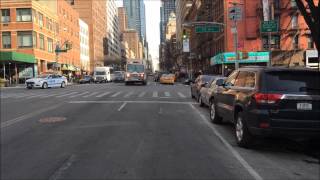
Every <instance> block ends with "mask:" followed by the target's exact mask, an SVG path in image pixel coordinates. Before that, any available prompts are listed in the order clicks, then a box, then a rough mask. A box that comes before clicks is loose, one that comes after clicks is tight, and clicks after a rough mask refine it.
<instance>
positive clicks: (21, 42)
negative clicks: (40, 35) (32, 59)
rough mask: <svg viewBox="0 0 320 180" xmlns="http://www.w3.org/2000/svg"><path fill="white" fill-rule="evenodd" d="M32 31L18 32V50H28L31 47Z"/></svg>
mask: <svg viewBox="0 0 320 180" xmlns="http://www.w3.org/2000/svg"><path fill="white" fill-rule="evenodd" d="M32 38H33V37H32V31H20V32H18V47H19V48H30V47H32V46H33V43H32Z"/></svg>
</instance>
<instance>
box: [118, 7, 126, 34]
mask: <svg viewBox="0 0 320 180" xmlns="http://www.w3.org/2000/svg"><path fill="white" fill-rule="evenodd" d="M118 18H119V29H120V33H122V32H124V31H125V30H126V29H128V16H127V13H126V10H125V8H124V7H118Z"/></svg>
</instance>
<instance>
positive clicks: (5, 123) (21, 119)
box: [1, 104, 61, 128]
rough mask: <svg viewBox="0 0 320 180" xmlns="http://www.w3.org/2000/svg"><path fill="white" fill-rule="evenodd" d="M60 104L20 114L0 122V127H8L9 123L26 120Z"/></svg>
mask: <svg viewBox="0 0 320 180" xmlns="http://www.w3.org/2000/svg"><path fill="white" fill-rule="evenodd" d="M60 106H61V104H57V105H54V106H50V107H47V108H43V109H40V110H38V111H33V112H32V113H29V114H25V115H22V116H20V117H17V118H14V119H11V120H8V121H5V122H2V123H1V128H5V127H8V126H11V125H13V124H15V123H18V122H21V121H23V120H26V119H28V118H31V117H34V116H36V115H39V114H42V113H44V112H46V111H50V110H53V109H56V108H58V107H60Z"/></svg>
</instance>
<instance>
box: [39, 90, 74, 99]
mask: <svg viewBox="0 0 320 180" xmlns="http://www.w3.org/2000/svg"><path fill="white" fill-rule="evenodd" d="M69 92H71V91H65V92H63V93H61V92H60V93H55V94H48V95H46V96H41V97H40V98H48V97H52V96H59V95H62V94H65V93H69Z"/></svg>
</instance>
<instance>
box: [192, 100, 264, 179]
mask: <svg viewBox="0 0 320 180" xmlns="http://www.w3.org/2000/svg"><path fill="white" fill-rule="evenodd" d="M189 105H190V107H191V108H192V109H193V110H194V111H195V112H197V113H198V114H199V116H200V117H201V119H202V120H203V121H204V122H205V123H206V124H207V125H208V127H209V128H210V129H211V130H212V131H213V132H214V134H215V135H216V136H217V137H218V138H219V139H220V141H221V142H222V143H223V144H224V145H225V146H226V148H227V149H228V150H229V151H230V152H231V153H232V155H233V156H234V157H235V158H236V159H237V160H238V161H239V162H240V164H241V165H242V166H243V167H244V168H245V169H246V170H247V171H248V173H249V174H250V175H251V176H252V177H253V178H254V179H255V180H263V178H262V177H261V176H260V175H259V174H258V172H256V171H255V170H254V169H253V167H252V166H250V165H249V163H248V162H247V161H246V160H244V158H243V157H242V156H241V155H240V154H239V153H238V151H237V150H235V149H234V148H233V147H232V146H231V145H230V144H229V143H228V141H227V140H225V139H224V138H223V136H222V135H221V134H220V132H219V131H218V130H217V129H216V128H215V127H214V126H213V125H212V124H210V122H209V121H208V119H207V118H206V117H205V115H203V114H202V113H201V112H200V111H199V110H198V109H197V108H196V107H194V105H193V104H189Z"/></svg>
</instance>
